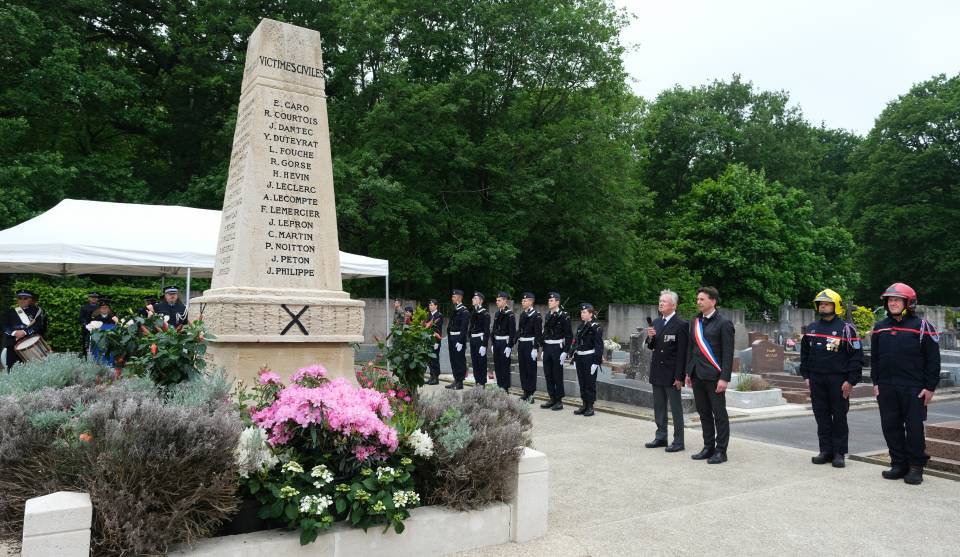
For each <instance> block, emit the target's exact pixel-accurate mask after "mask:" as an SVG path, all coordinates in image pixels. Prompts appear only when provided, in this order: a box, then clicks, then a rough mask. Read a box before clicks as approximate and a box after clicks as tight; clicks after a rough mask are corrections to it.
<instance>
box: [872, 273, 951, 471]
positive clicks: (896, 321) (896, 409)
mask: <svg viewBox="0 0 960 557" xmlns="http://www.w3.org/2000/svg"><path fill="white" fill-rule="evenodd" d="M881 298H882V299H883V300H884V303H885V305H886V308H887V318H886V319H884V320H882V321H880V322H879V323H877V324H875V325H874V329H873V332H872V334H871V338H870V378H871V379H872V380H873V394H874V396H876V397H877V404H878V406H879V407H880V427H881V429H882V430H883V437H884V439H886V441H887V448H888V449H889V450H890V469H889V470H884V471H883V477H884V478H886V479H888V480H897V479H900V478H903V481H904V482H906V483H908V484H911V485H918V484H920V483H921V482H922V481H923V468H924V466H926V464H927V460H929V458H930V457H928V456H927V453H926V440H925V439H924V436H923V422H924V420H926V419H927V405H928V404H930V401H931V400H933V393H934V391H935V390H936V389H937V384H938V383H939V382H940V336H939V335H938V334H937V331H936V329H934V327H933V325H931V324H930V323H929V322H928V321H927V320H925V319H921V318H920V317H917V315H916V311H917V293H916V292H915V291H914V290H913V288H910V287H909V286H907V285H906V284H903V283H902V282H897V283H894V284H892V285H890V287H889V288H887V290H886V291H885V292H884V293H883V294H882V295H881Z"/></svg>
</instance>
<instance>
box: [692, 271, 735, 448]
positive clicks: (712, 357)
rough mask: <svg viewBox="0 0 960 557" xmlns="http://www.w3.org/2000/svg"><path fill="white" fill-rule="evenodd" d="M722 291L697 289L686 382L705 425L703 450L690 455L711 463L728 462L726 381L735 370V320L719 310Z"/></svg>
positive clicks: (728, 433)
mask: <svg viewBox="0 0 960 557" xmlns="http://www.w3.org/2000/svg"><path fill="white" fill-rule="evenodd" d="M719 301H720V293H719V292H717V289H716V288H714V287H712V286H703V287H701V288H699V289H698V290H697V308H698V309H699V310H700V313H699V314H697V316H696V317H695V318H694V319H693V322H692V323H691V324H690V338H691V339H692V342H690V357H689V358H687V377H686V384H687V386H688V387H692V388H693V399H694V402H695V403H696V406H697V413H698V414H700V424H701V427H702V428H703V449H702V450H701V451H700V452H698V453H697V454H695V455H692V456H691V457H690V458H692V459H694V460H706V461H707V462H708V463H710V464H720V463H722V462H726V461H727V445H728V443H729V442H730V421H729V419H728V418H727V399H726V391H727V384H728V383H729V382H730V376H731V373H732V372H733V341H734V328H733V322H732V321H730V320H729V319H727V318H726V317H725V316H723V315H721V314H720V312H719V311H717V303H718V302H719Z"/></svg>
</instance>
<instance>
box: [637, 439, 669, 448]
mask: <svg viewBox="0 0 960 557" xmlns="http://www.w3.org/2000/svg"><path fill="white" fill-rule="evenodd" d="M643 446H644V447H646V448H648V449H656V448H657V447H666V446H667V440H666V439H654V440H653V441H650V442H649V443H645V444H644V445H643Z"/></svg>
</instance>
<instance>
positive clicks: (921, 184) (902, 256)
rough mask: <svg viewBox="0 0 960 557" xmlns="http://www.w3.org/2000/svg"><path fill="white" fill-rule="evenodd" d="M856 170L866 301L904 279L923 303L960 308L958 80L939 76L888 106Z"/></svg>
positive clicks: (849, 200)
mask: <svg viewBox="0 0 960 557" xmlns="http://www.w3.org/2000/svg"><path fill="white" fill-rule="evenodd" d="M854 164H855V166H856V167H857V169H858V170H857V172H856V173H855V174H854V175H853V176H851V177H850V186H849V188H848V194H847V195H846V196H845V202H846V209H847V215H848V218H849V219H850V220H851V222H852V227H853V228H852V229H853V230H854V232H855V233H856V237H857V241H858V243H859V247H860V250H859V257H858V261H859V264H860V265H861V270H862V272H863V275H864V281H863V283H862V287H861V289H860V294H861V299H864V300H868V299H876V298H875V297H876V296H879V295H880V293H881V292H882V291H883V290H884V289H885V288H886V287H887V286H889V285H890V284H891V283H893V282H898V281H900V282H906V283H908V284H910V285H911V286H913V287H914V288H915V289H916V290H917V292H918V294H919V296H920V298H921V301H922V302H923V303H929V304H949V303H955V301H956V299H957V298H956V277H957V276H958V274H960V244H958V242H957V239H958V236H960V234H958V233H960V75H956V76H953V77H950V78H947V77H946V76H944V75H940V76H936V77H934V78H932V79H930V80H928V81H925V82H923V83H919V84H917V85H914V86H913V87H912V88H911V89H910V91H909V92H908V93H906V94H905V95H901V96H900V97H899V98H898V99H897V100H895V101H893V102H891V103H890V104H888V105H887V108H886V109H884V111H883V113H882V114H881V115H880V117H879V118H877V122H876V124H875V126H874V128H873V129H872V130H871V131H870V134H869V135H868V136H867V138H866V141H864V142H863V144H862V145H861V146H860V147H859V148H858V149H857V151H856V153H855V155H854Z"/></svg>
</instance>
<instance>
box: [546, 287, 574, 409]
mask: <svg viewBox="0 0 960 557" xmlns="http://www.w3.org/2000/svg"><path fill="white" fill-rule="evenodd" d="M547 308H548V309H549V310H550V311H549V312H548V313H547V319H546V321H545V322H544V324H543V378H544V380H545V381H546V383H547V394H548V395H549V396H550V400H548V401H547V402H545V403H543V404H541V405H540V408H549V409H551V410H563V397H564V395H565V394H566V393H565V392H564V389H563V363H564V362H565V361H566V359H567V351H568V350H570V343H571V342H573V328H572V327H571V325H570V315H569V314H568V313H567V312H566V310H565V309H563V306H561V305H560V294H559V293H557V292H551V293H550V294H548V295H547Z"/></svg>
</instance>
